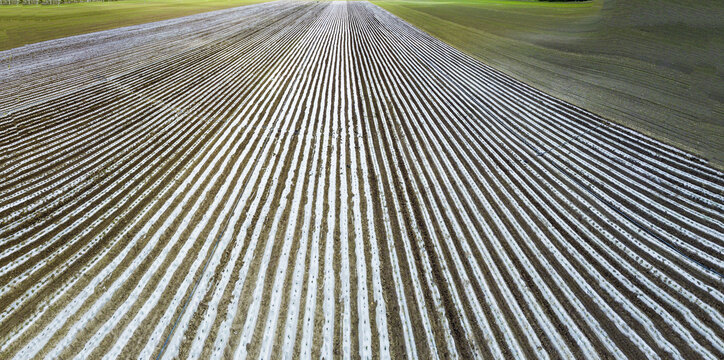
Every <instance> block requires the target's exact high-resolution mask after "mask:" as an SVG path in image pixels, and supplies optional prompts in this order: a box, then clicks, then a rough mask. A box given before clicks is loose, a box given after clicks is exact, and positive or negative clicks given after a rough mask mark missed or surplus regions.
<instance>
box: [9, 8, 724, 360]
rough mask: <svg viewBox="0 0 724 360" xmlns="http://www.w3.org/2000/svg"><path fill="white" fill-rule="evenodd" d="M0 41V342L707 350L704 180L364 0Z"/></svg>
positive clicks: (710, 178) (702, 166)
mask: <svg viewBox="0 0 724 360" xmlns="http://www.w3.org/2000/svg"><path fill="white" fill-rule="evenodd" d="M10 54H12V57H11V56H9V55H10ZM0 57H2V58H7V59H8V60H7V62H6V63H5V64H7V66H5V65H3V66H2V67H1V68H0V358H1V359H12V358H17V359H28V358H34V357H37V358H78V359H88V358H101V357H108V358H154V359H160V358H164V359H167V358H168V359H173V358H213V359H218V358H224V357H226V358H278V357H292V358H309V357H314V358H320V357H323V358H325V359H330V358H351V357H360V358H372V357H375V358H393V359H400V358H411V359H418V358H419V359H428V358H462V359H475V358H477V359H490V358H500V359H509V358H515V359H519V358H536V359H538V358H541V359H548V358H553V359H557V358H566V359H578V358H634V359H640V358H652V359H655V358H663V359H669V358H681V359H694V358H696V359H699V358H703V359H721V358H723V357H724V331H722V329H723V328H724V316H723V315H722V313H723V312H724V294H722V292H724V287H723V286H722V284H723V281H724V173H722V172H721V171H719V170H718V169H716V168H713V167H711V166H710V165H709V164H708V163H707V162H706V161H705V160H703V159H701V158H700V157H697V156H695V155H693V154H691V153H688V152H685V151H683V150H680V149H678V148H676V147H673V146H670V145H667V144H665V143H663V142H661V141H659V140H656V139H654V138H652V137H649V136H647V135H645V134H642V133H640V132H636V131H634V130H632V129H630V128H627V127H624V126H621V125H618V124H616V123H613V122H610V121H608V120H605V119H604V118H602V117H600V116H598V115H596V114H594V113H592V112H589V111H587V110H584V109H582V108H580V107H577V106H576V105H573V104H571V103H569V102H565V101H563V100H560V99H558V98H556V97H553V96H550V95H547V94H546V93H544V92H541V91H540V90H537V89H535V88H534V87H532V86H530V85H528V84H526V83H524V82H522V81H519V80H516V79H514V78H513V77H511V76H509V75H507V74H506V73H504V72H501V71H499V70H496V69H495V68H493V67H491V66H489V65H486V64H484V63H483V62H481V61H480V60H478V59H476V58H475V57H472V56H470V55H468V54H466V53H464V52H462V51H460V50H458V49H456V48H455V47H453V46H451V45H449V44H447V43H445V42H443V41H441V40H439V39H437V38H434V37H432V36H431V35H429V34H428V33H426V32H424V31H422V30H420V29H418V28H416V27H414V26H413V25H411V24H409V23H407V22H405V21H404V20H402V19H401V18H398V17H396V16H395V15H393V14H392V13H390V12H388V11H386V10H385V9H383V8H381V7H379V6H377V5H375V4H372V3H370V2H357V1H350V2H344V1H335V2H327V1H324V2H311V1H309V2H302V1H274V2H265V3H260V4H254V5H249V6H243V7H238V8H232V9H226V10H219V11H214V12H206V13H201V14H195V15H191V16H187V17H181V18H175V19H168V20H164V21H160V22H153V23H146V24H141V25H134V26H130V27H124V28H118V29H111V30H105V31H102V32H96V33H91V34H85V35H79V36H74V37H66V38H62V39H57V40H52V41H46V42H42V43H36V44H32V45H27V46H24V47H20V48H15V49H13V50H10V51H4V52H0Z"/></svg>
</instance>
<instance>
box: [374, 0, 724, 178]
mask: <svg viewBox="0 0 724 360" xmlns="http://www.w3.org/2000/svg"><path fill="white" fill-rule="evenodd" d="M373 3H375V4H377V5H379V6H381V7H383V8H385V9H387V10H389V11H390V12H392V13H393V14H395V15H397V16H399V17H401V18H402V19H404V20H405V21H408V22H410V23H411V24H412V25H415V26H417V27H419V28H420V29H422V30H424V31H426V32H428V33H430V34H432V35H433V36H435V37H437V38H439V39H442V40H443V41H445V42H447V43H449V44H452V45H453V46H455V47H456V48H458V49H460V50H462V51H464V52H466V53H468V54H471V55H473V56H475V57H477V58H478V59H480V60H482V61H483V62H484V63H486V64H488V65H491V66H493V67H495V68H496V69H498V70H501V71H503V72H505V73H506V74H508V75H511V76H513V77H514V78H516V79H518V80H521V81H523V82H525V83H527V84H530V85H532V86H534V87H535V88H537V89H539V90H542V91H544V92H546V93H548V94H550V95H553V96H555V97H557V98H559V99H563V100H565V101H567V102H570V103H572V104H575V105H578V106H580V107H583V108H584V109H587V110H589V111H592V112H594V113H596V114H599V115H602V116H603V117H604V118H606V119H609V120H612V121H614V122H617V123H619V124H623V125H625V126H627V127H630V128H633V129H635V130H637V131H640V132H643V133H645V134H647V135H650V136H653V137H654V138H656V139H658V140H661V141H664V142H666V143H668V144H670V145H674V146H676V147H679V148H683V149H686V150H688V151H691V152H693V153H695V154H697V155H699V156H702V157H704V158H706V159H708V160H709V161H710V163H711V164H712V165H713V166H716V167H718V168H719V169H720V170H721V169H724V140H723V139H724V62H723V61H722V57H723V55H722V54H724V1H721V0H700V1H699V0H655V1H653V0H594V1H587V2H582V3H579V2H539V1H524V0H523V1H520V0H415V1H406V0H373Z"/></svg>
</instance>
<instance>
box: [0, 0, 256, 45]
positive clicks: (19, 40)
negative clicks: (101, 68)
mask: <svg viewBox="0 0 724 360" xmlns="http://www.w3.org/2000/svg"><path fill="white" fill-rule="evenodd" d="M264 1H266V0H126V1H113V2H88V3H76V4H63V5H4V6H2V7H0V50H7V49H11V48H14V47H18V46H21V45H25V44H31V43H35V42H39V41H45V40H51V39H57V38H61V37H66V36H71V35H78V34H85V33H89V32H93V31H100V30H107V29H113V28H117V27H122V26H129V25H136V24H143V23H147V22H152V21H159V20H165V19H171V18H175V17H179V16H186V15H191V14H196V13H200V12H206V11H212V10H220V9H225V8H230V7H235V6H242V5H247V4H254V3H259V2H264Z"/></svg>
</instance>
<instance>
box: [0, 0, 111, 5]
mask: <svg viewBox="0 0 724 360" xmlns="http://www.w3.org/2000/svg"><path fill="white" fill-rule="evenodd" d="M106 1H118V0H0V5H60V4H71V3H82V2H106Z"/></svg>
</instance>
